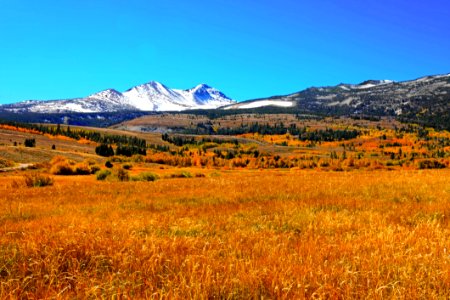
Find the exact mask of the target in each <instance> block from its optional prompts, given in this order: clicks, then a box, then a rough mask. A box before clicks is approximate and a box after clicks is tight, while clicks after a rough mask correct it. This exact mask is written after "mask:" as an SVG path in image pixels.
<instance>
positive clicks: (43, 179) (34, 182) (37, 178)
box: [24, 174, 53, 187]
mask: <svg viewBox="0 0 450 300" xmlns="http://www.w3.org/2000/svg"><path fill="white" fill-rule="evenodd" d="M24 179H25V185H26V186H27V187H44V186H50V185H53V179H52V178H50V177H49V176H45V175H42V174H27V175H25V176H24Z"/></svg>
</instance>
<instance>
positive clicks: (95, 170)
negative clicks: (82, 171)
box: [91, 165, 100, 174]
mask: <svg viewBox="0 0 450 300" xmlns="http://www.w3.org/2000/svg"><path fill="white" fill-rule="evenodd" d="M98 171H100V167H99V166H98V165H93V166H91V174H95V173H97V172H98Z"/></svg>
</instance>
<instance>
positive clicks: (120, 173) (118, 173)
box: [115, 168, 130, 181]
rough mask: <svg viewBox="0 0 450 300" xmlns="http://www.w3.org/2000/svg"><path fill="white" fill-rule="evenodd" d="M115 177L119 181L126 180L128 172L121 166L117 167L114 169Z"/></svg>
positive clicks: (128, 178) (128, 176)
mask: <svg viewBox="0 0 450 300" xmlns="http://www.w3.org/2000/svg"><path fill="white" fill-rule="evenodd" d="M115 175H116V177H117V179H118V180H119V181H128V180H130V175H129V174H128V171H127V170H125V169H123V168H119V169H117V171H116V174H115Z"/></svg>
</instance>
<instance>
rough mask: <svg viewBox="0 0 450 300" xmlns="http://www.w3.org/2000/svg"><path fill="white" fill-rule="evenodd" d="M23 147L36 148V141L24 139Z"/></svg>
mask: <svg viewBox="0 0 450 300" xmlns="http://www.w3.org/2000/svg"><path fill="white" fill-rule="evenodd" d="M24 145H25V147H36V140H35V139H25V142H24Z"/></svg>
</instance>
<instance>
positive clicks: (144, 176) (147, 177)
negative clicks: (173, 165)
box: [131, 172, 159, 181]
mask: <svg viewBox="0 0 450 300" xmlns="http://www.w3.org/2000/svg"><path fill="white" fill-rule="evenodd" d="M158 179H159V176H158V175H157V174H155V173H152V172H143V173H141V174H139V176H136V177H132V178H131V180H133V181H156V180H158Z"/></svg>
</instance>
